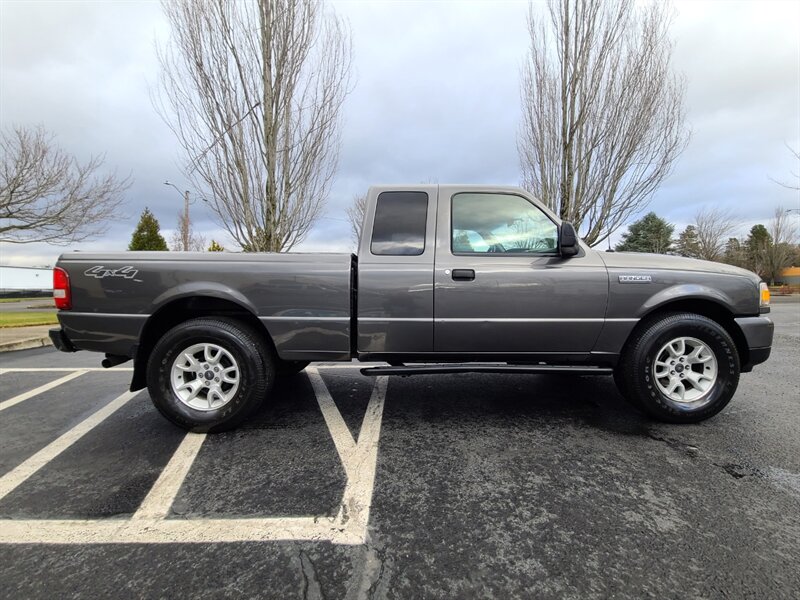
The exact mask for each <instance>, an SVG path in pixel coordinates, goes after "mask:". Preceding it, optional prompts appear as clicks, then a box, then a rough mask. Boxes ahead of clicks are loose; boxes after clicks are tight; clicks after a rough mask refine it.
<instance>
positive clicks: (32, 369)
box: [0, 367, 133, 375]
mask: <svg viewBox="0 0 800 600" xmlns="http://www.w3.org/2000/svg"><path fill="white" fill-rule="evenodd" d="M70 371H86V372H87V373H89V372H94V371H103V372H104V373H123V372H133V367H114V368H113V369H106V368H105V367H8V368H5V369H0V375H5V374H6V373H65V372H70Z"/></svg>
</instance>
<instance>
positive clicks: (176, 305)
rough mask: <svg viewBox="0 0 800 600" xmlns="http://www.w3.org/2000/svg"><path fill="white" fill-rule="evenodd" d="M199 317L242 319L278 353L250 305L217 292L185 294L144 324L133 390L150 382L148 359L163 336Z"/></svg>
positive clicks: (165, 304)
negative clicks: (148, 377) (177, 326)
mask: <svg viewBox="0 0 800 600" xmlns="http://www.w3.org/2000/svg"><path fill="white" fill-rule="evenodd" d="M200 317H228V318H234V319H236V320H237V321H241V322H242V323H245V324H247V325H249V326H250V327H251V328H252V330H253V331H255V332H256V333H258V334H260V335H261V337H262V341H263V342H264V343H265V344H267V346H268V347H269V348H270V349H271V350H272V351H273V352H275V345H274V343H273V341H272V336H271V335H270V333H269V331H268V330H267V328H266V326H265V325H264V324H263V323H262V322H261V321H260V320H259V319H258V317H257V316H256V314H255V312H254V311H253V310H251V309H250V308H249V307H248V306H246V305H243V304H242V303H240V302H239V301H237V300H234V299H232V298H230V297H225V296H223V295H221V294H219V293H218V292H217V293H212V294H208V293H206V294H201V295H195V294H187V293H184V294H181V295H177V297H175V296H173V297H171V298H170V299H168V300H167V301H165V302H163V303H162V305H161V306H160V307H159V308H158V310H156V311H155V312H154V313H153V314H152V315H150V317H149V318H148V319H147V321H146V322H145V324H144V326H143V327H142V331H141V333H140V335H139V343H138V345H137V348H136V352H135V356H134V357H133V359H134V361H133V378H132V379H131V387H130V389H131V391H136V390H140V389H143V388H144V387H145V386H146V385H147V358H148V357H149V356H150V352H151V351H152V349H153V347H154V346H155V344H156V342H158V340H159V339H160V338H161V336H162V335H163V334H164V333H166V332H167V331H169V330H170V329H172V328H173V327H175V326H176V325H180V324H181V323H184V322H186V321H189V320H191V319H197V318H200Z"/></svg>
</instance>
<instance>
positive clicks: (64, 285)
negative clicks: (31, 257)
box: [53, 267, 72, 310]
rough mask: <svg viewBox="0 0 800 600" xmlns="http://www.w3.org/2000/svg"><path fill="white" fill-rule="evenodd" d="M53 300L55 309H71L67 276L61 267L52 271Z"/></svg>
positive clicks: (70, 295)
mask: <svg viewBox="0 0 800 600" xmlns="http://www.w3.org/2000/svg"><path fill="white" fill-rule="evenodd" d="M53 300H55V301H56V308H57V309H59V310H69V309H70V308H72V293H71V292H70V289H69V275H67V272H66V271H65V270H64V269H62V268H61V267H56V268H55V269H53Z"/></svg>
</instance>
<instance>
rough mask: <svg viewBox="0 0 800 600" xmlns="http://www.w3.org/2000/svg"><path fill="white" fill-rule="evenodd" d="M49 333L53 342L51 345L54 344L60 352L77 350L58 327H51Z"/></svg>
mask: <svg viewBox="0 0 800 600" xmlns="http://www.w3.org/2000/svg"><path fill="white" fill-rule="evenodd" d="M49 334H50V340H51V341H52V342H53V346H55V347H56V349H58V350H61V352H77V351H78V349H77V348H76V347H75V346H73V345H72V342H70V341H69V338H68V337H67V335H66V334H65V333H64V331H63V330H62V329H61V328H60V327H59V328H58V329H51V330H50V332H49Z"/></svg>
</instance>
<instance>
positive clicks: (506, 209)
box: [51, 185, 773, 431]
mask: <svg viewBox="0 0 800 600" xmlns="http://www.w3.org/2000/svg"><path fill="white" fill-rule="evenodd" d="M362 232H363V233H362V236H361V242H360V247H359V252H358V256H357V257H356V256H353V255H350V254H231V253H204V254H193V253H180V254H178V253H172V252H124V253H114V254H93V253H83V252H81V253H77V252H75V253H67V254H64V255H62V256H61V258H60V259H59V261H58V265H57V267H56V269H55V272H54V280H55V281H54V283H55V286H54V287H55V297H56V303H57V305H58V306H59V308H60V309H61V310H60V311H59V313H58V318H59V322H60V325H61V327H60V329H54V330H52V331H51V338H52V339H53V342H54V344H55V345H56V347H58V348H59V349H60V350H64V351H74V350H90V351H95V352H103V353H105V354H106V359H105V360H104V361H103V364H104V366H113V365H116V364H119V363H121V362H124V361H125V360H128V359H133V361H134V363H133V364H134V373H133V380H132V382H131V390H138V389H141V388H143V387H145V386H147V387H148V390H149V392H150V397H151V398H152V400H153V403H154V404H155V406H156V407H157V408H158V410H160V411H161V413H162V414H163V415H164V416H165V417H166V418H168V419H169V420H170V421H172V422H173V423H175V424H177V425H179V426H181V427H184V428H187V429H191V430H195V431H220V430H223V429H229V428H231V427H235V426H236V425H237V424H238V423H240V422H241V421H242V420H243V419H245V418H246V417H247V416H248V415H249V414H250V413H251V412H252V411H253V410H255V408H256V407H257V406H258V405H259V404H260V403H261V402H262V401H263V400H264V399H265V398H268V397H269V394H270V389H271V387H272V383H273V381H274V379H275V377H276V376H280V375H281V374H290V373H293V372H298V371H300V370H302V369H303V368H304V367H305V366H306V365H307V364H308V362H309V361H350V360H352V359H353V358H356V359H358V360H360V361H383V362H385V363H388V364H387V365H386V366H383V367H371V368H365V369H363V370H362V372H363V373H365V374H371V375H391V374H401V375H409V374H422V373H443V372H448V373H450V372H459V371H490V372H530V373H547V372H559V373H563V372H574V373H579V374H598V375H601V374H607V375H612V374H613V376H614V378H615V380H616V383H617V385H618V387H619V389H620V391H621V393H622V394H623V395H624V396H625V397H626V398H627V399H628V400H629V401H631V403H633V404H634V405H636V406H638V407H639V408H640V409H641V410H643V411H644V412H646V413H647V414H649V415H651V416H652V417H654V418H657V419H661V420H665V421H670V422H680V423H688V422H697V421H700V420H703V419H706V418H708V417H710V416H712V415H714V414H716V413H717V412H719V411H720V410H722V408H724V407H725V405H727V403H728V402H729V401H730V399H731V398H732V396H733V394H734V392H735V391H736V387H737V384H738V381H739V374H740V372H744V371H750V370H751V369H752V367H753V365H756V364H758V363H761V362H763V361H765V360H767V358H768V356H769V353H770V347H771V344H772V333H773V325H772V322H771V321H770V320H769V319H768V318H767V317H765V316H764V313H767V312H769V291H768V290H767V288H766V286H765V285H764V284H763V283H762V282H761V281H760V280H759V278H758V277H757V276H756V275H754V274H753V273H750V272H749V271H745V270H742V269H738V268H736V267H732V266H728V265H723V264H718V263H711V262H703V261H699V260H691V259H686V258H678V257H673V256H662V255H646V254H624V253H599V252H595V251H594V250H592V249H591V248H589V247H588V246H587V245H585V244H584V243H583V242H582V241H581V240H580V239H578V238H577V237H576V235H575V231H574V229H573V227H572V225H570V224H569V223H566V222H561V221H560V220H559V219H558V217H556V215H554V214H553V213H552V212H551V211H549V210H548V209H547V208H546V207H545V206H543V205H542V204H541V203H540V202H538V201H537V200H536V199H535V198H533V197H531V196H530V195H529V194H528V193H527V192H525V191H524V190H521V189H518V188H510V187H488V186H464V185H410V186H392V187H386V186H381V187H373V188H371V189H370V191H369V195H368V202H367V210H366V214H365V216H364V223H363V228H362Z"/></svg>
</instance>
